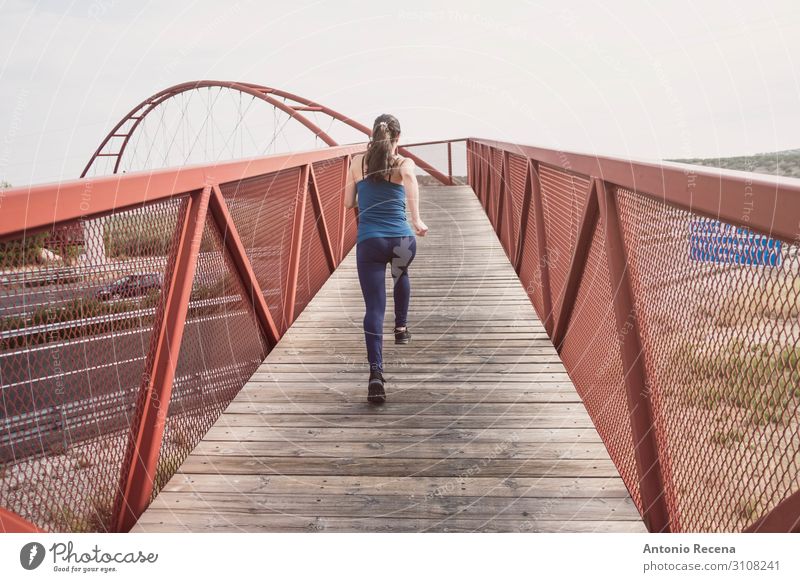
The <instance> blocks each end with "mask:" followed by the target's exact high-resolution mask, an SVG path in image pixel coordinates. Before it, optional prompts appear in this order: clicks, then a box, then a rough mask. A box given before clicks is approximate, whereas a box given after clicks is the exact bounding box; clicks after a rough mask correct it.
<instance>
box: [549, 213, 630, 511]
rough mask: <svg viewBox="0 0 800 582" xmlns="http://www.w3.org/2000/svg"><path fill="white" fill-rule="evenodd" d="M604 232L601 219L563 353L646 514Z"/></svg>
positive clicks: (615, 462) (564, 359) (570, 371)
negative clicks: (631, 424)
mask: <svg viewBox="0 0 800 582" xmlns="http://www.w3.org/2000/svg"><path fill="white" fill-rule="evenodd" d="M604 234H605V230H604V227H603V224H602V221H598V226H597V227H596V228H595V232H594V236H593V238H592V243H591V247H590V249H589V253H588V256H587V258H586V268H585V269H586V270H585V271H584V274H583V278H582V279H581V282H580V286H579V287H578V294H577V296H576V298H575V306H574V307H573V312H572V317H571V319H570V325H569V327H568V328H567V332H566V334H565V336H564V343H563V346H562V348H561V352H560V355H561V359H562V361H563V362H564V366H565V367H566V368H567V370H568V371H569V375H570V378H571V379H572V381H573V383H574V384H575V388H576V389H577V391H578V394H580V396H581V400H583V403H584V405H585V406H586V410H587V411H588V412H589V416H590V417H591V418H592V422H594V425H595V427H597V432H598V433H599V434H600V437H601V438H602V439H603V443H604V444H605V445H606V448H607V449H608V453H609V455H610V456H611V459H612V460H613V461H614V464H615V465H616V466H617V469H618V470H619V472H620V475H621V476H622V479H623V481H625V485H626V487H627V488H628V491H629V492H630V494H631V498H632V499H633V501H634V503H635V504H636V507H637V508H638V509H639V511H640V512H641V511H642V500H641V495H640V493H639V478H638V475H637V473H636V463H635V459H634V454H633V437H632V436H631V427H630V421H629V420H628V416H629V413H628V403H627V400H626V393H625V386H624V382H623V377H622V360H621V356H620V346H619V342H620V339H619V338H618V336H617V329H616V324H615V320H614V303H613V301H612V290H611V283H610V278H609V271H608V264H607V261H606V255H605V244H604Z"/></svg>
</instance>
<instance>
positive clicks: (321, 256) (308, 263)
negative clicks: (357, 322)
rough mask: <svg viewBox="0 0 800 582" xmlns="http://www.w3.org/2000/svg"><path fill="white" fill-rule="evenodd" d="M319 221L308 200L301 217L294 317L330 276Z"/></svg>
mask: <svg viewBox="0 0 800 582" xmlns="http://www.w3.org/2000/svg"><path fill="white" fill-rule="evenodd" d="M321 221H322V220H321V218H320V219H319V220H318V219H317V218H316V215H315V213H314V206H313V204H312V203H311V200H308V201H307V202H306V207H305V215H304V217H303V238H302V242H301V243H300V265H299V269H298V272H297V296H296V298H295V317H296V316H297V315H299V314H300V313H301V312H302V311H303V309H305V307H306V305H308V302H309V301H310V300H311V298H313V297H314V295H315V294H316V292H317V291H319V288H320V287H322V284H323V283H324V282H325V281H326V280H327V279H328V277H329V276H330V274H331V271H330V267H329V266H328V262H327V259H326V258H325V251H324V250H323V247H322V233H321V232H320V225H321Z"/></svg>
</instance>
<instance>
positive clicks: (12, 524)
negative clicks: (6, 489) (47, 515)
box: [0, 507, 44, 533]
mask: <svg viewBox="0 0 800 582" xmlns="http://www.w3.org/2000/svg"><path fill="white" fill-rule="evenodd" d="M43 531H44V530H41V529H39V528H38V527H36V526H35V525H33V524H32V523H31V522H29V521H28V520H27V519H25V518H23V517H21V516H19V515H17V514H16V513H14V512H13V511H9V510H8V509H4V508H2V507H0V532H3V533H42V532H43Z"/></svg>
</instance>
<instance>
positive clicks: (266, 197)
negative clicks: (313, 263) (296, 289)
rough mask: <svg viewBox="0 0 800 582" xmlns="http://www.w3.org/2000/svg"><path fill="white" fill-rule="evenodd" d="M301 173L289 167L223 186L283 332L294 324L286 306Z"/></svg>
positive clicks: (257, 275)
mask: <svg viewBox="0 0 800 582" xmlns="http://www.w3.org/2000/svg"><path fill="white" fill-rule="evenodd" d="M300 175H301V170H300V168H290V169H287V170H282V171H280V172H274V173H271V174H266V175H263V176H255V177H253V178H248V179H246V180H241V181H238V182H232V183H229V184H222V185H221V186H220V190H221V191H222V195H223V197H224V198H225V202H226V204H227V205H228V208H229V210H230V214H231V218H232V219H233V222H234V224H235V225H236V229H237V230H238V231H239V237H240V238H241V240H242V244H243V245H244V247H245V250H246V252H247V258H248V259H250V264H251V265H252V267H253V272H254V273H255V276H256V278H257V279H258V282H259V285H260V286H261V290H262V292H263V294H264V299H265V300H266V302H267V305H268V306H269V310H270V312H271V313H272V318H273V319H274V320H275V324H276V325H277V326H278V328H279V329H280V330H281V332H283V331H285V330H286V328H287V327H288V326H289V324H290V323H291V322H290V318H289V317H287V316H286V315H285V314H284V313H283V306H284V304H285V300H286V297H285V295H284V293H285V291H286V281H287V276H288V272H289V254H290V248H291V238H292V220H293V217H294V208H295V204H297V203H298V200H299V196H300V190H301V184H300Z"/></svg>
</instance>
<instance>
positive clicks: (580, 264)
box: [552, 180, 598, 351]
mask: <svg viewBox="0 0 800 582" xmlns="http://www.w3.org/2000/svg"><path fill="white" fill-rule="evenodd" d="M596 182H597V181H596V180H591V181H590V182H589V192H588V194H587V195H586V204H584V207H583V216H582V218H581V223H580V226H579V227H578V240H577V241H576V242H575V250H574V251H573V253H572V259H571V260H570V264H569V271H568V272H567V280H566V281H564V290H563V292H562V295H563V297H562V299H561V309H560V311H559V313H558V318H557V319H556V322H555V328H554V330H553V338H552V339H553V345H555V346H556V349H557V350H559V351H561V344H562V343H563V341H564V334H566V332H567V325H568V324H569V319H570V317H571V316H572V309H573V307H575V298H576V297H577V295H578V287H579V286H580V283H581V279H582V278H583V271H584V269H585V268H586V259H587V258H588V255H589V248H590V246H591V244H592V234H593V233H594V229H595V226H596V224H597V216H598V208H597V207H598V203H597V196H598V194H597V183H596Z"/></svg>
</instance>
